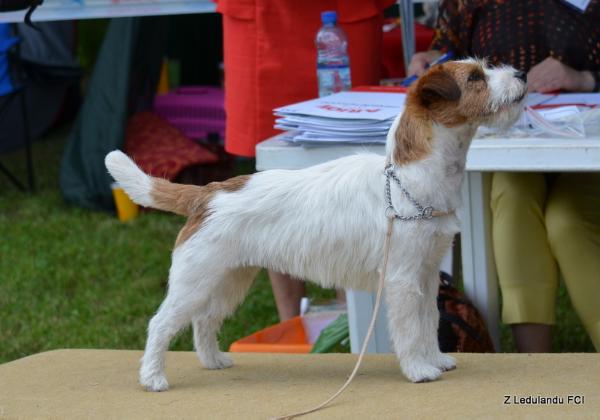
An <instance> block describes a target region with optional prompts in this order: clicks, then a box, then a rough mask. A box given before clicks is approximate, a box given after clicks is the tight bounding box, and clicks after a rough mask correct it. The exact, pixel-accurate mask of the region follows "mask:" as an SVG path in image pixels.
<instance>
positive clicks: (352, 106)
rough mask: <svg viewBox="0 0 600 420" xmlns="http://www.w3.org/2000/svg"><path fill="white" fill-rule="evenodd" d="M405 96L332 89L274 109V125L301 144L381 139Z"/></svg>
mask: <svg viewBox="0 0 600 420" xmlns="http://www.w3.org/2000/svg"><path fill="white" fill-rule="evenodd" d="M405 99H406V94H404V93H388V92H386V93H383V92H341V93H336V94H333V95H330V96H327V97H324V98H319V99H312V100H310V101H305V102H300V103H297V104H292V105H287V106H283V107H281V108H277V109H275V110H274V113H275V116H276V117H277V118H276V120H275V128H277V129H280V130H286V131H290V133H289V134H288V135H287V136H286V139H287V140H289V141H292V142H295V143H302V144H311V145H317V144H330V143H385V139H386V136H387V132H388V130H389V128H390V126H391V125H392V122H393V121H394V118H395V117H396V116H397V115H398V114H399V113H400V112H402V109H403V107H404V100H405Z"/></svg>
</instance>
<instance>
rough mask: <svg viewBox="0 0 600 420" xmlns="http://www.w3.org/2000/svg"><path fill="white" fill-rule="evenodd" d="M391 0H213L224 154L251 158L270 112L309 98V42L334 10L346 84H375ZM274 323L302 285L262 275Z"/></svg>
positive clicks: (312, 82) (312, 56)
mask: <svg viewBox="0 0 600 420" xmlns="http://www.w3.org/2000/svg"><path fill="white" fill-rule="evenodd" d="M392 4H394V1H393V0H321V1H317V0H312V1H308V0H307V1H295V0H217V11H218V12H220V13H222V15H223V48H224V51H223V53H224V64H225V111H226V114H227V121H226V134H225V149H226V150H227V152H229V153H232V154H234V155H239V156H247V157H253V156H254V155H255V146H256V144H257V143H259V142H261V141H263V140H266V139H268V138H269V137H272V136H273V135H275V134H277V130H275V129H274V128H273V124H274V117H273V109H274V108H277V107H280V106H283V105H287V104H290V103H294V102H299V101H303V100H307V99H312V98H316V97H317V96H318V88H317V50H316V47H315V36H316V34H317V31H318V30H319V28H320V27H321V12H323V11H326V10H335V11H336V12H337V14H338V23H339V25H340V26H341V27H342V29H343V30H344V31H345V32H346V35H347V37H348V54H349V57H350V72H351V77H352V85H353V86H360V85H372V84H378V83H379V71H380V65H381V43H382V24H383V14H382V12H383V10H384V9H385V8H386V7H388V6H390V5H392ZM269 276H270V278H271V284H272V286H273V293H274V295H275V300H276V303H277V309H278V312H279V317H280V319H281V320H285V319H288V318H291V317H293V316H295V315H298V313H299V310H300V309H299V301H300V298H301V297H302V296H303V295H304V283H303V282H300V281H297V280H295V279H292V278H290V277H289V276H287V275H285V274H282V273H276V272H273V271H271V272H269Z"/></svg>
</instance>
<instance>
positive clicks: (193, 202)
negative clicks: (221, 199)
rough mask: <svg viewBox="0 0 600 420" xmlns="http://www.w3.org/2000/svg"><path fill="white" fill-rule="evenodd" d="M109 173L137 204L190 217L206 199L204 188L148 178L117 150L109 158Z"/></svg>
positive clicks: (107, 159) (105, 161)
mask: <svg viewBox="0 0 600 420" xmlns="http://www.w3.org/2000/svg"><path fill="white" fill-rule="evenodd" d="M104 164H105V165H106V168H107V169H108V172H110V174H111V175H112V177H113V178H114V179H115V180H116V181H117V182H118V183H119V186H120V187H122V188H123V189H124V190H125V192H126V193H127V194H128V195H129V197H130V198H131V199H132V200H133V201H134V202H135V203H137V204H139V205H141V206H145V207H153V208H156V209H159V210H165V211H170V212H173V213H177V214H181V215H183V216H189V215H190V214H191V213H193V212H194V209H195V208H196V207H197V206H198V204H199V203H198V202H199V201H203V200H205V199H206V197H205V196H206V195H207V194H206V192H205V191H204V188H203V187H200V186H197V185H182V184H174V183H171V182H169V181H167V180H166V179H161V178H154V177H151V176H149V175H147V174H145V173H144V172H143V171H142V170H141V169H140V168H139V167H138V166H137V165H136V164H135V163H134V162H133V160H131V158H129V157H128V156H127V155H126V154H125V153H123V152H121V151H118V150H114V151H112V152H110V153H109V154H107V155H106V158H105V159H104Z"/></svg>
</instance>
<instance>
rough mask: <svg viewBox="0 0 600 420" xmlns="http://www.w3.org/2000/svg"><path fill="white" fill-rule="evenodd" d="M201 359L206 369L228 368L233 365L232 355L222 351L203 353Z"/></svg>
mask: <svg viewBox="0 0 600 420" xmlns="http://www.w3.org/2000/svg"><path fill="white" fill-rule="evenodd" d="M200 360H201V361H202V364H203V365H204V367H205V368H206V369H227V368H230V367H231V366H233V360H231V357H229V356H228V355H226V354H225V353H222V352H217V353H213V354H211V355H203V356H202V357H201V358H200Z"/></svg>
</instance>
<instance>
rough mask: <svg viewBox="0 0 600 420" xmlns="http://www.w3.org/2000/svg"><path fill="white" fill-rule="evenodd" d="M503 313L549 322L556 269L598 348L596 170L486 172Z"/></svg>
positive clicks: (599, 201) (599, 178) (599, 193)
mask: <svg viewBox="0 0 600 420" xmlns="http://www.w3.org/2000/svg"><path fill="white" fill-rule="evenodd" d="M491 196H492V197H491V207H492V229H493V245H494V256H495V259H496V266H497V269H498V277H499V280H500V288H501V290H502V304H503V308H502V320H503V321H504V322H505V323H507V324H519V323H540V324H550V325H551V324H554V323H555V305H556V289H557V286H558V273H559V272H560V273H561V274H562V277H563V279H564V281H565V285H566V287H567V290H568V293H569V296H570V298H571V302H572V303H573V306H574V307H575V310H576V311H577V314H578V315H579V317H580V319H581V321H582V323H583V325H584V327H585V329H586V330H587V332H588V334H589V335H590V337H591V339H592V342H593V343H594V346H595V347H596V350H600V173H560V174H542V173H515V172H510V173H509V172H499V173H495V174H494V175H493V179H492V192H491Z"/></svg>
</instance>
